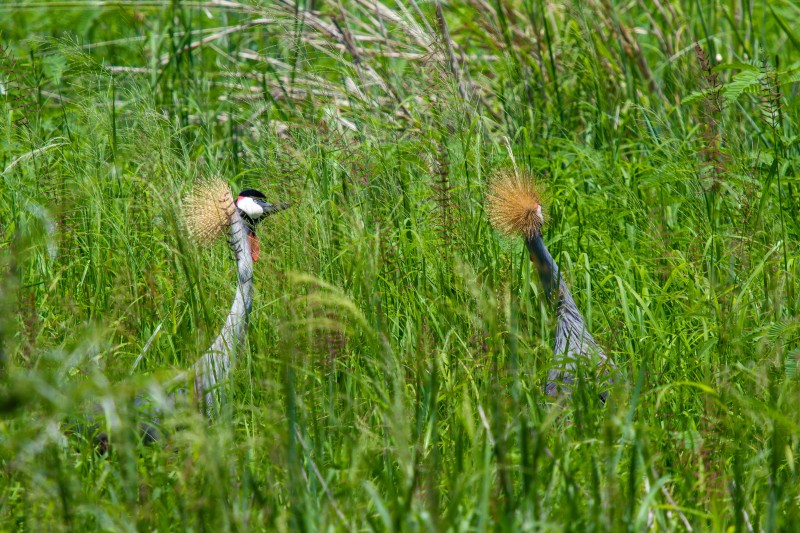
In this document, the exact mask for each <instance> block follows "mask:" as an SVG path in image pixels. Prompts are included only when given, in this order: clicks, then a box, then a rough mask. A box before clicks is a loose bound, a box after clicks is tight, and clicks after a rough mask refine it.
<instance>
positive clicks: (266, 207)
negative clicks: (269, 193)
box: [253, 198, 292, 217]
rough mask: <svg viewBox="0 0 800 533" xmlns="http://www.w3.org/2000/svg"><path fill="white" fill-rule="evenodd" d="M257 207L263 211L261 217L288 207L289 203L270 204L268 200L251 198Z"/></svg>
mask: <svg viewBox="0 0 800 533" xmlns="http://www.w3.org/2000/svg"><path fill="white" fill-rule="evenodd" d="M253 201H255V203H256V204H257V205H258V207H260V208H261V210H262V211H263V212H264V214H263V215H261V216H263V217H267V216H269V215H274V214H275V213H277V212H279V211H283V210H284V209H288V208H289V206H290V205H292V204H289V203H282V204H271V203H269V202H263V201H261V200H257V199H255V198H254V199H253Z"/></svg>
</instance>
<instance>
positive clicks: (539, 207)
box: [536, 204, 544, 224]
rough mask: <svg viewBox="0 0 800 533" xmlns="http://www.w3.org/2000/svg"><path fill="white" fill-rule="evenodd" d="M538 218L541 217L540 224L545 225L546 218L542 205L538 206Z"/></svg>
mask: <svg viewBox="0 0 800 533" xmlns="http://www.w3.org/2000/svg"><path fill="white" fill-rule="evenodd" d="M536 216H538V217H539V223H540V224H544V217H543V216H542V206H541V204H539V205H537V206H536Z"/></svg>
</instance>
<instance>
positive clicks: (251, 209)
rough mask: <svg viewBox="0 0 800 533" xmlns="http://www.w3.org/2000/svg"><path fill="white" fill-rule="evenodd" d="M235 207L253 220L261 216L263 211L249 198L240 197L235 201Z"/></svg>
mask: <svg viewBox="0 0 800 533" xmlns="http://www.w3.org/2000/svg"><path fill="white" fill-rule="evenodd" d="M236 207H238V208H239V209H241V210H242V211H243V212H244V213H245V214H246V215H247V216H249V217H250V218H252V219H253V220H255V219H257V218H259V217H260V216H261V215H263V214H264V210H263V209H261V206H260V205H258V204H257V203H255V202H254V201H253V199H252V198H250V197H249V196H240V197H239V199H238V200H237V201H236Z"/></svg>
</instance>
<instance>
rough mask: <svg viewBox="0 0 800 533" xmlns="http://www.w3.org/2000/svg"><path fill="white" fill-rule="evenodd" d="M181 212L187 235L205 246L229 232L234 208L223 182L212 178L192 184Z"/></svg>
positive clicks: (231, 197) (227, 188) (234, 205)
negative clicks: (182, 212)
mask: <svg viewBox="0 0 800 533" xmlns="http://www.w3.org/2000/svg"><path fill="white" fill-rule="evenodd" d="M183 210H184V215H185V216H184V219H185V220H186V226H187V229H188V230H189V235H191V237H192V239H193V240H194V241H195V242H197V243H198V244H201V245H203V246H207V245H210V244H211V243H213V242H214V241H215V240H217V239H218V238H219V237H221V236H222V235H224V234H225V233H226V232H227V231H228V228H229V227H230V225H231V216H233V213H234V212H235V210H236V204H235V203H234V201H233V194H232V193H231V189H230V187H229V186H228V184H227V183H226V182H225V180H223V179H221V178H211V179H208V180H205V181H200V182H198V183H197V184H195V186H194V188H193V189H192V191H191V192H190V193H189V194H188V195H187V196H186V197H185V198H184V201H183Z"/></svg>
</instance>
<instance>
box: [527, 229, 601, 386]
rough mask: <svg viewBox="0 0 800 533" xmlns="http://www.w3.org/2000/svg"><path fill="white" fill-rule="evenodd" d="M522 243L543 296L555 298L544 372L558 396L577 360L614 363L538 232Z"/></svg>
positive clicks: (574, 369) (599, 363) (572, 378)
mask: <svg viewBox="0 0 800 533" xmlns="http://www.w3.org/2000/svg"><path fill="white" fill-rule="evenodd" d="M525 245H526V247H527V248H528V252H529V253H530V258H531V261H532V262H533V264H534V266H535V267H536V270H537V271H538V273H539V280H540V281H541V283H542V287H543V289H544V293H545V296H546V298H547V299H548V301H550V302H552V301H553V299H554V298H557V301H556V323H557V324H556V336H555V342H554V345H553V355H554V357H555V360H554V363H555V366H554V368H552V369H551V370H550V372H549V373H548V375H547V385H546V387H545V392H546V394H547V395H549V396H557V395H558V392H559V388H560V386H562V384H563V386H564V387H565V388H566V389H567V390H569V387H570V386H571V385H572V383H573V382H574V379H575V373H576V369H577V366H578V364H580V363H584V364H585V363H586V362H591V363H593V364H596V365H597V366H604V367H605V369H606V370H611V369H613V368H614V367H613V363H612V362H611V361H610V360H608V358H607V356H606V354H605V353H603V350H602V349H601V348H600V347H599V346H598V345H597V343H596V342H595V341H594V338H592V334H591V333H589V330H588V329H587V327H586V322H585V321H584V319H583V315H581V312H580V311H579V310H578V307H577V306H576V305H575V300H573V299H572V294H571V293H570V291H569V287H567V284H566V283H565V282H564V280H563V279H562V278H561V274H560V272H559V269H558V265H557V264H556V262H555V261H554V260H553V257H552V256H551V255H550V252H549V251H548V250H547V247H546V246H545V244H544V241H543V240H542V235H541V233H540V232H538V231H537V232H536V234H534V235H533V236H532V237H530V238H526V239H525ZM554 293H555V294H554ZM607 395H608V393H607V392H604V393H603V394H602V395H601V399H602V400H603V401H605V399H606V396H607Z"/></svg>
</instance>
